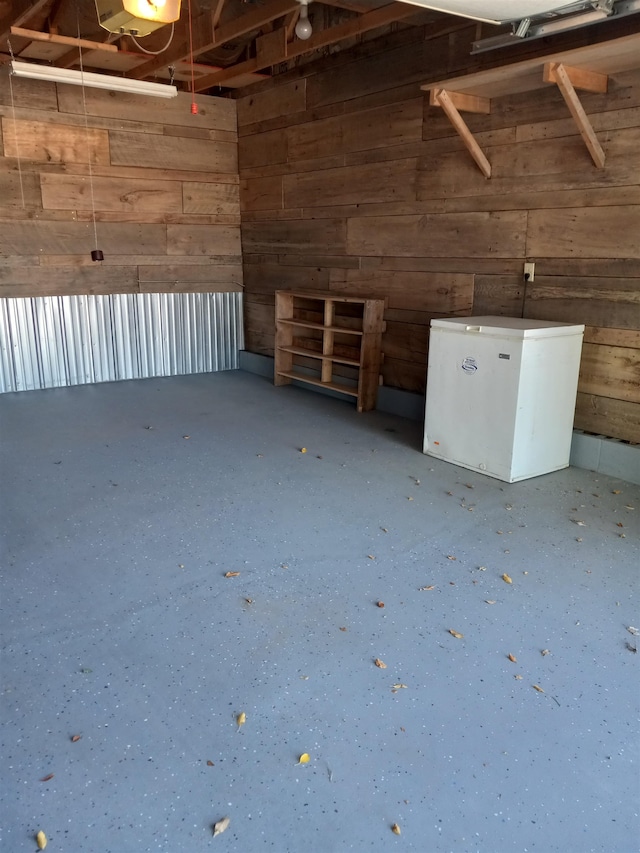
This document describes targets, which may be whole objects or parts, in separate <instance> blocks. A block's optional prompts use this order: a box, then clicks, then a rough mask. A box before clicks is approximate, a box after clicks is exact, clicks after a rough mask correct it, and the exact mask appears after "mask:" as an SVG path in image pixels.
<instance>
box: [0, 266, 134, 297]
mask: <svg viewBox="0 0 640 853" xmlns="http://www.w3.org/2000/svg"><path fill="white" fill-rule="evenodd" d="M137 290H138V276H137V269H136V267H135V266H124V265H123V266H118V267H115V266H114V267H106V266H101V265H100V264H95V263H94V264H93V266H83V267H79V266H72V267H24V268H18V269H15V268H14V269H5V268H3V267H0V296H12V297H17V296H64V295H67V294H82V293H87V294H102V293H136V292H137Z"/></svg>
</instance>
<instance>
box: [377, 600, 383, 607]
mask: <svg viewBox="0 0 640 853" xmlns="http://www.w3.org/2000/svg"><path fill="white" fill-rule="evenodd" d="M376 607H384V601H376Z"/></svg>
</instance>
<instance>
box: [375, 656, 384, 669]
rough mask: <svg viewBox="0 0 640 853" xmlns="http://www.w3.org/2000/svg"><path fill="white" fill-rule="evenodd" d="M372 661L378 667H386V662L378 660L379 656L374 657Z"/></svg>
mask: <svg viewBox="0 0 640 853" xmlns="http://www.w3.org/2000/svg"><path fill="white" fill-rule="evenodd" d="M374 663H375V665H376V666H377V667H379V668H380V669H386V668H387V665H386V663H385V662H384V661H383V660H380V658H376V659H375V660H374Z"/></svg>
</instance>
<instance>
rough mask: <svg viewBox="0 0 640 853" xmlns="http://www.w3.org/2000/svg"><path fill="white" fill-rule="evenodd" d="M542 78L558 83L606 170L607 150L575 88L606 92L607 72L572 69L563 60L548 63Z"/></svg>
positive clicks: (593, 155) (594, 156)
mask: <svg viewBox="0 0 640 853" xmlns="http://www.w3.org/2000/svg"><path fill="white" fill-rule="evenodd" d="M542 79H543V81H544V82H545V83H555V84H556V85H557V87H558V89H560V93H561V95H562V97H563V98H564V100H565V103H566V105H567V106H568V107H569V112H570V113H571V115H572V116H573V120H574V121H575V123H576V124H577V125H578V130H579V131H580V136H582V139H583V140H584V143H585V145H586V146H587V149H588V151H589V154H590V155H591V159H592V160H593V162H594V163H595V165H596V166H597V168H598V169H604V160H605V154H604V151H603V150H602V146H601V145H600V143H599V142H598V137H597V136H596V135H595V132H594V130H593V127H592V125H591V122H590V121H589V116H588V115H587V114H586V112H585V111H584V107H583V106H582V104H581V103H580V99H579V98H578V95H577V94H576V88H579V89H585V90H586V91H588V92H601V93H604V92H606V91H607V83H608V78H607V75H606V74H598V73H597V72H595V71H587V70H585V69H582V68H572V67H571V66H566V65H564V63H562V62H547V63H545V66H544V69H543V72H542Z"/></svg>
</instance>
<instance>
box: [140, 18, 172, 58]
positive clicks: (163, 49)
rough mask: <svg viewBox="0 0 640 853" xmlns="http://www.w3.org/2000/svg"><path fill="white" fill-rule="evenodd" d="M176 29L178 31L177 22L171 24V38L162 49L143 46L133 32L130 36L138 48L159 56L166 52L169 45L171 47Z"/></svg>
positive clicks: (150, 54)
mask: <svg viewBox="0 0 640 853" xmlns="http://www.w3.org/2000/svg"><path fill="white" fill-rule="evenodd" d="M175 31H176V25H175V24H171V33H170V35H169V40H168V41H167V43H166V44H165V46H164V47H161V48H160V50H147V48H146V47H143V46H142V45H141V44H140V42H139V41H138V39H137V38H136V37H135V36H134V35H133V33H129V38H130V39H131V40H132V41H133V43H134V44H135V46H136V47H137V48H138V50H141V51H142V52H143V53H148V54H149V56H159V55H160V54H161V53H164V52H165V50H167V48H168V47H170V45H171V42H172V41H173V36H174V34H175Z"/></svg>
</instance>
